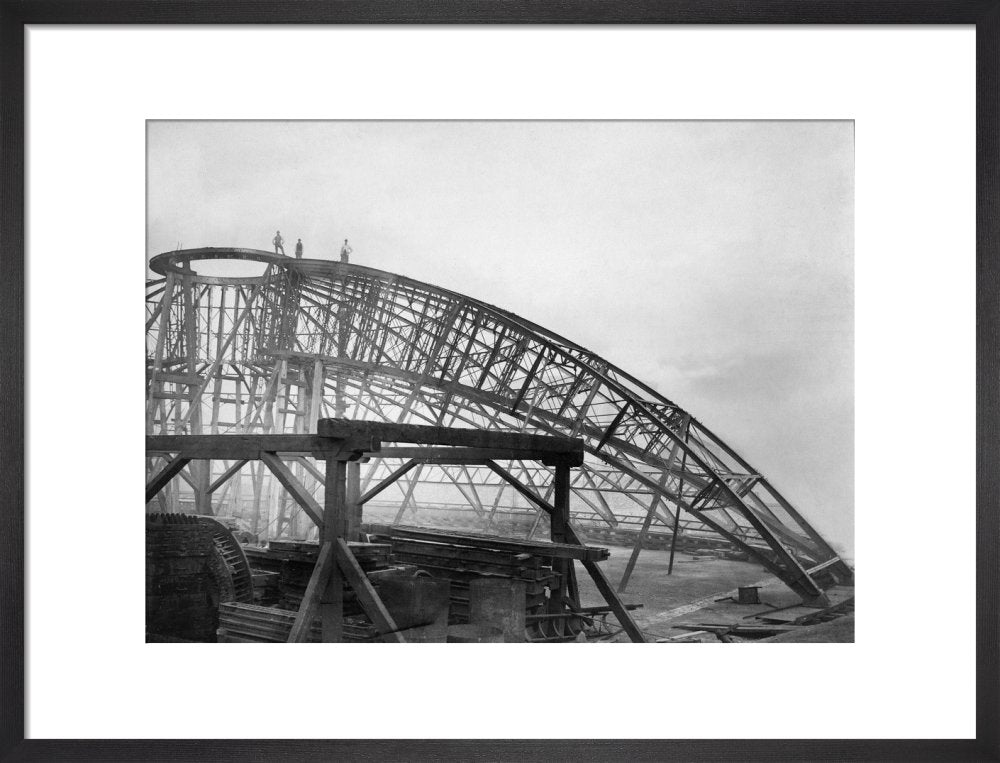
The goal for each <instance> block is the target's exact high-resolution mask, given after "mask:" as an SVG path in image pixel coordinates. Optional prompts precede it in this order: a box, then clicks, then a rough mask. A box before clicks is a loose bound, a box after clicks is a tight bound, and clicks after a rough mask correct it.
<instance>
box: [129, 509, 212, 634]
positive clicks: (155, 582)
mask: <svg viewBox="0 0 1000 763" xmlns="http://www.w3.org/2000/svg"><path fill="white" fill-rule="evenodd" d="M215 553H216V552H215V545H214V543H213V541H212V533H211V530H210V529H209V528H208V527H206V526H205V525H203V524H200V523H199V522H198V520H197V519H196V518H195V517H188V516H184V515H183V514H147V515H146V633H147V641H163V640H175V639H176V640H187V641H215V630H216V625H217V622H218V605H219V586H218V583H217V581H216V579H215V577H214V576H213V573H212V563H213V559H214V557H215Z"/></svg>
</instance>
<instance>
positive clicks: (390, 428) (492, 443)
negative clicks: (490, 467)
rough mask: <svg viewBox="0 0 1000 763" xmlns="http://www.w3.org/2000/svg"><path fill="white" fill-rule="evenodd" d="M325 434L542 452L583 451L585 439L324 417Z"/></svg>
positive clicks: (322, 429) (321, 424)
mask: <svg viewBox="0 0 1000 763" xmlns="http://www.w3.org/2000/svg"><path fill="white" fill-rule="evenodd" d="M318 431H319V434H320V435H322V436H324V437H343V438H354V437H359V436H363V437H372V438H374V439H377V440H380V441H381V442H399V443H410V444H413V445H461V446H466V447H471V448H503V449H509V450H525V451H531V452H540V453H567V454H568V453H577V452H579V453H581V454H582V453H583V440H582V439H580V438H573V437H554V436H550V435H536V434H523V433H521V432H497V431H494V430H486V429H462V428H456V427H433V426H423V425H419V424H389V423H382V422H377V421H352V420H350V419H320V420H319V426H318Z"/></svg>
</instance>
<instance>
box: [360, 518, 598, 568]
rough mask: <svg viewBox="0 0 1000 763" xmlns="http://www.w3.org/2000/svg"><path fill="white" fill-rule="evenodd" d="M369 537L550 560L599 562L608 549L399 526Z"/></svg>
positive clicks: (376, 528)
mask: <svg viewBox="0 0 1000 763" xmlns="http://www.w3.org/2000/svg"><path fill="white" fill-rule="evenodd" d="M366 527H367V530H368V532H369V533H371V534H372V535H377V536H379V537H383V538H386V539H388V540H392V539H397V540H403V539H407V540H414V541H429V542H433V543H442V544H446V545H455V546H468V547H469V548H484V549H489V550H492V551H506V552H508V553H512V554H534V555H535V556H544V557H551V558H553V559H578V560H580V561H583V560H585V559H590V560H592V561H595V562H597V561H603V560H604V559H607V558H608V556H609V552H608V549H606V548H600V547H599V546H584V545H580V544H578V543H549V542H547V541H535V540H518V539H515V538H500V537H495V536H492V535H481V536H476V535H465V534H461V533H453V532H443V531H435V530H422V529H420V528H417V527H401V526H399V525H394V526H392V525H375V524H373V525H367V526H366Z"/></svg>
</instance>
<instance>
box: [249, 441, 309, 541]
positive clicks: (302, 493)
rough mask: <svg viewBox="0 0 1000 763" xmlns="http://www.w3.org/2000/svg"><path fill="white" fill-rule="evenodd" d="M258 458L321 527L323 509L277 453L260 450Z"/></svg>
mask: <svg viewBox="0 0 1000 763" xmlns="http://www.w3.org/2000/svg"><path fill="white" fill-rule="evenodd" d="M260 460H261V461H263V462H264V464H265V465H266V466H267V468H268V469H270V470H271V473H272V474H273V475H274V476H275V477H277V478H278V482H280V483H281V485H282V487H284V488H285V490H287V491H288V494H289V495H290V496H292V498H293V499H295V502H296V503H297V504H298V505H299V506H301V507H302V510H303V511H304V512H305V513H306V514H308V515H309V518H310V519H311V520H312V521H313V522H315V523H316V526H317V527H322V525H323V509H322V508H320V505H319V503H318V502H317V501H316V499H315V498H313V497H312V496H311V495H310V494H309V491H308V490H306V489H305V487H303V485H302V483H301V482H299V481H298V480H297V479H296V478H295V475H294V474H292V473H291V471H290V470H289V469H288V467H287V466H285V465H284V464H283V463H282V462H281V460H280V459H279V458H278V457H277V455H275V454H274V453H268V452H266V451H262V452H261V454H260Z"/></svg>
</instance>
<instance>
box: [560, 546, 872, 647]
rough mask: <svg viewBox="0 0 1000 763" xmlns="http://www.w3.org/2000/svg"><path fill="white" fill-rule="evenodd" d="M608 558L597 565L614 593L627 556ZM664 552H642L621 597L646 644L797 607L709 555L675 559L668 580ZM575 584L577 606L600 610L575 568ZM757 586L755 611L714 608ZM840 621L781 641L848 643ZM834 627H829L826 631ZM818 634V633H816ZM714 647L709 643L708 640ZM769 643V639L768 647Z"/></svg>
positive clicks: (626, 551) (749, 570)
mask: <svg viewBox="0 0 1000 763" xmlns="http://www.w3.org/2000/svg"><path fill="white" fill-rule="evenodd" d="M607 548H608V550H609V551H610V552H611V557H610V558H609V559H608V560H607V561H604V562H601V563H600V566H601V568H602V569H603V570H604V574H605V575H606V576H607V578H608V580H609V581H610V582H611V584H612V586H613V587H615V588H616V589H617V588H618V584H619V582H620V581H621V578H622V574H623V573H624V571H625V567H626V565H627V564H628V560H629V556H630V555H631V552H632V550H631V549H630V548H622V547H617V546H608V547H607ZM669 557H670V554H669V552H668V551H657V550H652V549H647V550H643V551H642V553H641V554H640V555H639V561H638V563H637V564H636V567H635V570H634V571H633V573H632V576H631V578H630V580H629V583H628V587H627V588H626V590H625V592H624V593H623V594H621V595H622V598H623V600H624V601H625V603H626V604H642V607H641V608H640V609H637V610H634V611H633V612H632V616H633V618H634V619H635V621H636V624H637V625H638V626H639V628H640V629H641V630H642V631H643V632H644V633H645V634H646V636H647V638H648V639H649V640H654V639H656V638H671V637H675V636H680V635H682V634H684V633H685V632H686V631H683V630H680V629H677V628H675V627H674V626H677V625H685V624H697V623H706V622H708V623H734V622H737V621H739V620H742V619H745V618H748V617H752V616H753V615H755V614H757V613H761V612H767V611H770V610H772V609H774V608H778V607H788V606H792V605H794V604H797V603H798V602H799V601H800V599H799V597H798V596H797V595H796V594H795V593H794V592H793V591H792V590H790V589H789V588H788V587H787V586H786V585H785V584H784V583H782V582H781V581H780V580H778V578H776V577H775V576H774V575H772V574H771V573H770V572H768V571H767V570H765V569H764V568H763V567H761V566H760V565H757V564H753V563H750V562H737V561H730V560H726V559H719V558H717V557H715V556H713V555H707V554H706V555H703V556H697V557H696V556H692V555H691V554H682V553H679V552H678V553H677V555H676V556H675V558H674V568H673V572H672V574H670V575H667V567H668V560H669ZM576 574H577V580H578V581H579V586H580V599H581V604H583V605H584V606H599V605H602V604H604V601H603V599H602V597H601V595H600V594H599V593H598V591H597V588H596V587H595V586H594V583H593V581H592V580H591V579H590V576H589V575H588V574H587V572H586V570H585V569H584V568H583V566H582V565H580V564H579V563H577V570H576ZM749 585H757V586H761V590H760V594H759V595H760V601H761V604H756V605H740V604H737V603H736V602H735V601H733V600H726V601H721V602H717V601H716V599H722V598H725V597H728V596H733V597H734V598H735V596H736V588H737V587H739V586H749ZM840 620H846V617H842V618H839V619H838V620H835V621H833V623H830V624H826V625H823V626H811V627H802V628H801V629H796V633H795V634H784V636H783V637H782V638H780V639H774V640H780V641H849V642H850V641H853V640H854V627H853V623H854V618H853V616H852V617H851V618H850V621H849V627H847V625H848V623H844V624H842V625H840V626H834V624H836V623H838V622H839V621H840ZM827 626H834V627H827ZM817 629H820V630H817ZM799 631H801V633H799ZM708 640H711V641H715V639H714V637H712V638H711V639H708ZM770 640H772V639H768V641H770Z"/></svg>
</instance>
